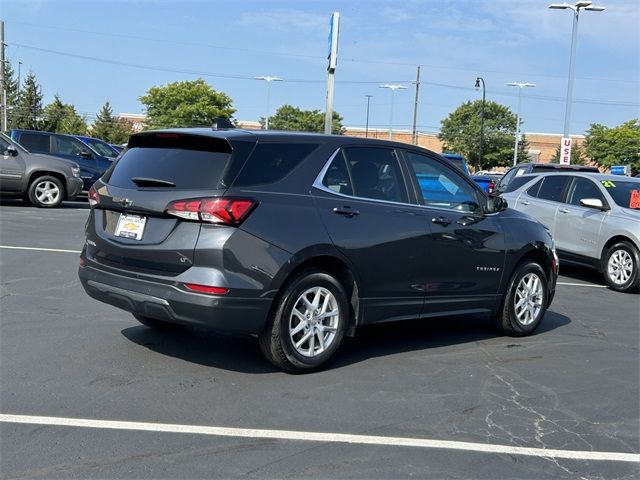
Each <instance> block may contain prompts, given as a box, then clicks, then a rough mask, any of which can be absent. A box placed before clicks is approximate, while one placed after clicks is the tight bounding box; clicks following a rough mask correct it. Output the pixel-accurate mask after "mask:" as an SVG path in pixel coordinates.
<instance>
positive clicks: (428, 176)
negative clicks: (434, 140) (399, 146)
mask: <svg viewBox="0 0 640 480" xmlns="http://www.w3.org/2000/svg"><path fill="white" fill-rule="evenodd" d="M406 156H407V160H408V161H409V163H410V164H411V166H412V167H413V171H414V173H415V176H416V183H417V184H418V185H419V187H420V191H421V193H422V197H423V200H424V205H427V206H431V207H439V208H454V209H456V210H461V211H463V212H475V211H479V210H480V205H479V204H478V198H477V196H476V191H475V189H474V188H473V187H471V185H469V184H468V183H467V182H466V181H465V180H464V179H463V178H462V177H461V174H460V173H456V172H454V171H451V169H449V168H447V167H445V166H444V165H442V164H441V163H439V162H438V161H436V160H435V159H432V158H430V157H428V156H426V155H420V154H418V153H414V152H406Z"/></svg>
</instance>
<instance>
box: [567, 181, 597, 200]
mask: <svg viewBox="0 0 640 480" xmlns="http://www.w3.org/2000/svg"><path fill="white" fill-rule="evenodd" d="M583 198H597V199H598V200H600V201H601V202H602V204H603V205H604V204H605V201H604V197H603V196H602V193H601V192H600V189H599V188H598V187H597V186H596V184H595V183H593V182H592V181H591V180H587V179H586V178H574V179H573V183H572V184H571V187H569V193H568V195H567V203H570V204H571V205H577V206H580V200H582V199H583Z"/></svg>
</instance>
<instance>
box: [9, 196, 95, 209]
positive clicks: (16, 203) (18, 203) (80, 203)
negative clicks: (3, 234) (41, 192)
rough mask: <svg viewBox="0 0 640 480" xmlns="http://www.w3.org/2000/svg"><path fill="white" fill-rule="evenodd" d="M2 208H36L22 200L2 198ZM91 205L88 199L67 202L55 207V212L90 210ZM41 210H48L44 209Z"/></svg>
mask: <svg viewBox="0 0 640 480" xmlns="http://www.w3.org/2000/svg"><path fill="white" fill-rule="evenodd" d="M0 207H23V208H24V207H27V208H36V207H34V206H33V205H31V204H30V203H28V202H25V201H24V200H22V199H21V198H12V197H0ZM89 208H90V207H89V203H88V202H87V201H86V199H84V200H83V199H82V198H79V199H77V200H72V201H69V200H65V201H63V202H62V203H61V204H60V205H59V206H58V207H55V208H54V210H65V209H72V210H74V209H75V210H79V209H80V210H89ZM41 210H47V209H46V208H43V209H41Z"/></svg>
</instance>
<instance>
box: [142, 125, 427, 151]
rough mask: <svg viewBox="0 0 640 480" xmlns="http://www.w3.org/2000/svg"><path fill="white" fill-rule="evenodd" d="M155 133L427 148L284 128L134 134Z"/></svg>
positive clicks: (153, 131)
mask: <svg viewBox="0 0 640 480" xmlns="http://www.w3.org/2000/svg"><path fill="white" fill-rule="evenodd" d="M154 133H182V134H190V135H200V136H205V137H214V138H225V139H229V140H234V139H235V140H241V139H245V140H249V139H251V140H255V139H259V138H263V139H278V140H285V141H286V140H294V141H300V140H308V141H314V142H317V143H335V144H346V143H350V144H358V143H363V144H368V145H371V144H377V145H387V146H395V147H402V148H419V149H421V150H426V149H424V148H423V147H416V146H415V145H409V144H406V143H400V142H392V141H389V140H380V139H375V138H363V137H350V136H346V135H325V134H323V133H309V132H291V131H282V130H244V129H241V128H229V129H225V128H222V129H218V130H214V129H212V128H207V127H188V128H163V129H158V130H147V131H144V132H140V133H136V134H134V135H132V137H133V136H139V135H149V134H154Z"/></svg>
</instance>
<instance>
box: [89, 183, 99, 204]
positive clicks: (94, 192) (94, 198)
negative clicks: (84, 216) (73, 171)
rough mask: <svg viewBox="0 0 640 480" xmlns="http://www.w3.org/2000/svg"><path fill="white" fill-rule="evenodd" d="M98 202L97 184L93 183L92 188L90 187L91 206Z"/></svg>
mask: <svg viewBox="0 0 640 480" xmlns="http://www.w3.org/2000/svg"><path fill="white" fill-rule="evenodd" d="M98 203H99V200H98V191H97V190H96V186H95V184H94V185H91V188H90V189H89V206H91V207H95V206H96V205H98Z"/></svg>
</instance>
